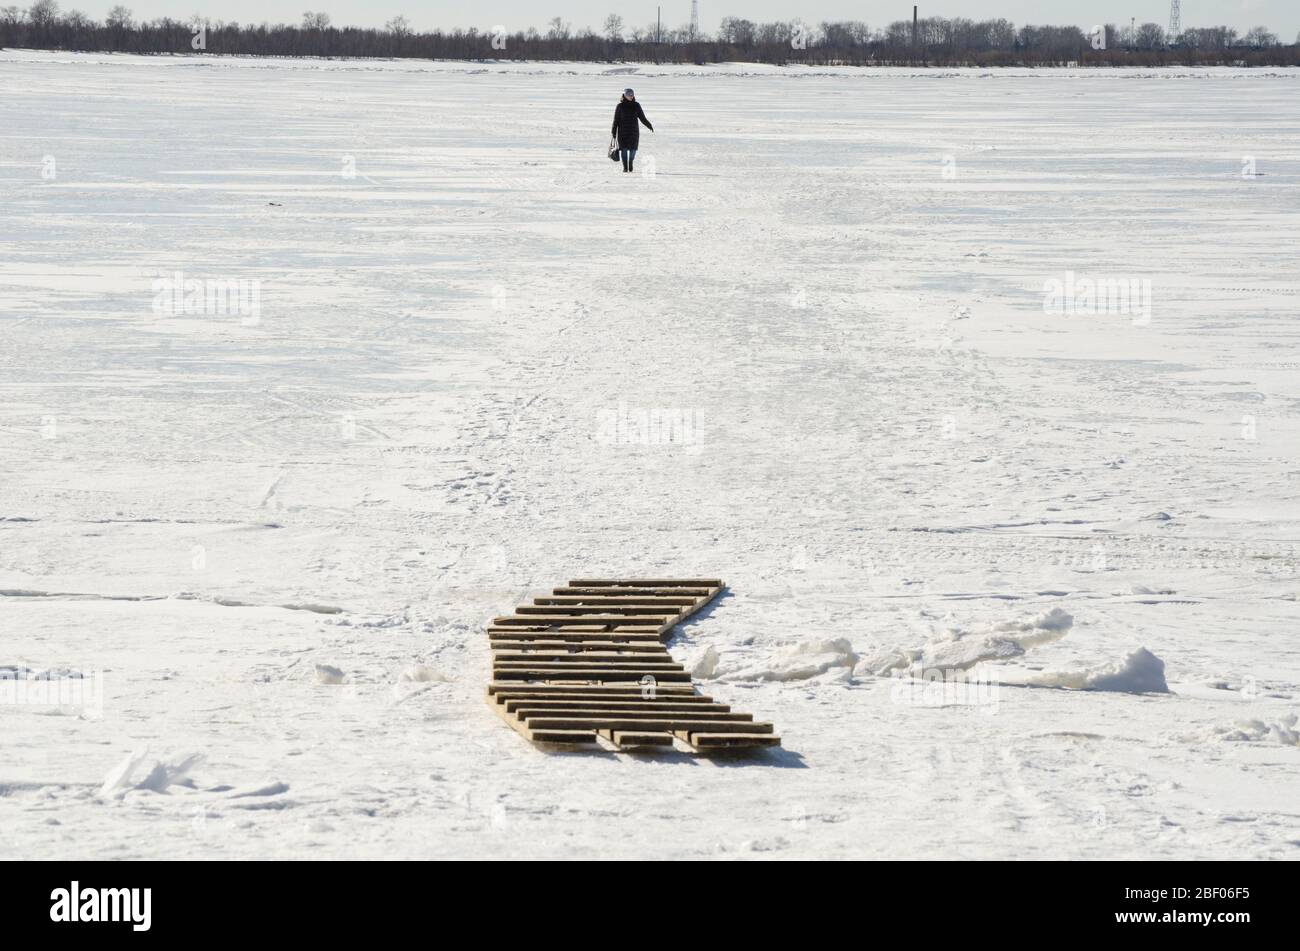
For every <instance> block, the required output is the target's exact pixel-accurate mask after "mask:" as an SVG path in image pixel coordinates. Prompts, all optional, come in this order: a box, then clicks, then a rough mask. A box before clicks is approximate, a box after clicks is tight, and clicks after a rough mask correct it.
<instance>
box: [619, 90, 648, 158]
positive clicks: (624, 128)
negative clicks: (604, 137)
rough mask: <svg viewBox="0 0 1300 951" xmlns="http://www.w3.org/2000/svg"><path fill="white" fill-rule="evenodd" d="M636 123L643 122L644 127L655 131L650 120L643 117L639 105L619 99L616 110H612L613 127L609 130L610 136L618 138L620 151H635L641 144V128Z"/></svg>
mask: <svg viewBox="0 0 1300 951" xmlns="http://www.w3.org/2000/svg"><path fill="white" fill-rule="evenodd" d="M638 121H641V122H644V123H645V127H646V128H647V129H649V130H650V131H651V132H653V131H654V130H655V127H654V126H652V125H651V124H650V120H649V119H647V118H646V117H645V111H644V110H643V109H642V108H641V103H639V102H636V101H630V102H629V101H628V100H627V99H620V100H619V101H618V106H617V108H615V109H614V126H613V128H611V129H610V130H609V134H610V135H612V136H616V137H617V138H618V147H619V148H620V149H635V148H636V147H637V145H638V144H639V143H640V142H641V127H640V126H638V125H637V122H638Z"/></svg>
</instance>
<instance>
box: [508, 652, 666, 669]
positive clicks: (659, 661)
mask: <svg viewBox="0 0 1300 951" xmlns="http://www.w3.org/2000/svg"><path fill="white" fill-rule="evenodd" d="M533 660H539V661H540V660H547V661H551V660H561V661H568V662H569V663H574V664H577V663H591V664H594V663H597V662H598V661H610V660H626V661H629V662H631V663H635V664H636V665H638V666H640V665H641V664H655V665H658V666H660V667H662V666H666V665H674V666H677V667H680V666H681V664H678V663H677V661H675V660H673V659H672V657H670V656H669V655H668V654H651V653H647V652H646V651H628V652H626V653H619V652H618V651H567V650H535V651H534V650H529V651H497V652H496V654H495V655H493V658H492V662H493V663H499V662H500V661H513V662H516V663H518V662H520V661H533Z"/></svg>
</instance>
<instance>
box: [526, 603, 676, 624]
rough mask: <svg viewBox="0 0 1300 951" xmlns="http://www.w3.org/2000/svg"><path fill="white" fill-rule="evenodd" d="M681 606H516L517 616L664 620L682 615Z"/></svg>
mask: <svg viewBox="0 0 1300 951" xmlns="http://www.w3.org/2000/svg"><path fill="white" fill-rule="evenodd" d="M681 613H682V612H681V608H679V607H677V606H676V605H655V604H639V605H630V604H629V605H604V604H597V605H591V606H587V605H582V604H521V605H520V606H519V607H517V608H515V616H516V617H524V616H531V615H538V616H540V617H581V616H584V615H588V614H598V615H602V616H605V617H620V618H622V619H623V620H626V619H627V618H642V617H660V618H663V619H664V620H667V619H668V618H676V617H680V616H681Z"/></svg>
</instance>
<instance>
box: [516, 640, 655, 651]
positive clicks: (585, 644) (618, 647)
mask: <svg viewBox="0 0 1300 951" xmlns="http://www.w3.org/2000/svg"><path fill="white" fill-rule="evenodd" d="M492 649H493V650H494V651H532V650H549V651H570V652H574V651H576V652H578V653H588V652H593V651H615V652H623V653H629V654H662V653H663V650H664V647H663V644H662V643H660V642H659V641H658V640H655V641H653V642H649V641H625V642H623V643H619V642H618V641H557V640H551V641H545V640H536V641H493V642H492Z"/></svg>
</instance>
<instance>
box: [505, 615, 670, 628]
mask: <svg viewBox="0 0 1300 951" xmlns="http://www.w3.org/2000/svg"><path fill="white" fill-rule="evenodd" d="M659 616H660V617H663V618H664V620H665V621H667V620H669V617H668V616H667V615H659ZM629 618H636V619H637V620H638V622H639V623H637V624H631V623H630V621H629ZM671 619H672V620H673V621H676V620H677V618H676V616H673V617H672V618H671ZM611 625H614V626H618V627H628V626H632V627H639V628H640V629H642V630H644V629H646V628H650V627H653V626H654V625H653V624H647V623H646V622H645V620H644V619H642V617H641V616H640V615H621V614H586V615H583V614H555V615H549V616H546V617H540V616H537V615H519V614H512V615H508V616H506V617H497V618H493V619H492V626H493V627H536V628H545V627H590V628H591V629H592V630H593V631H598V630H600V628H601V627H602V626H603V627H609V626H611Z"/></svg>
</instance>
